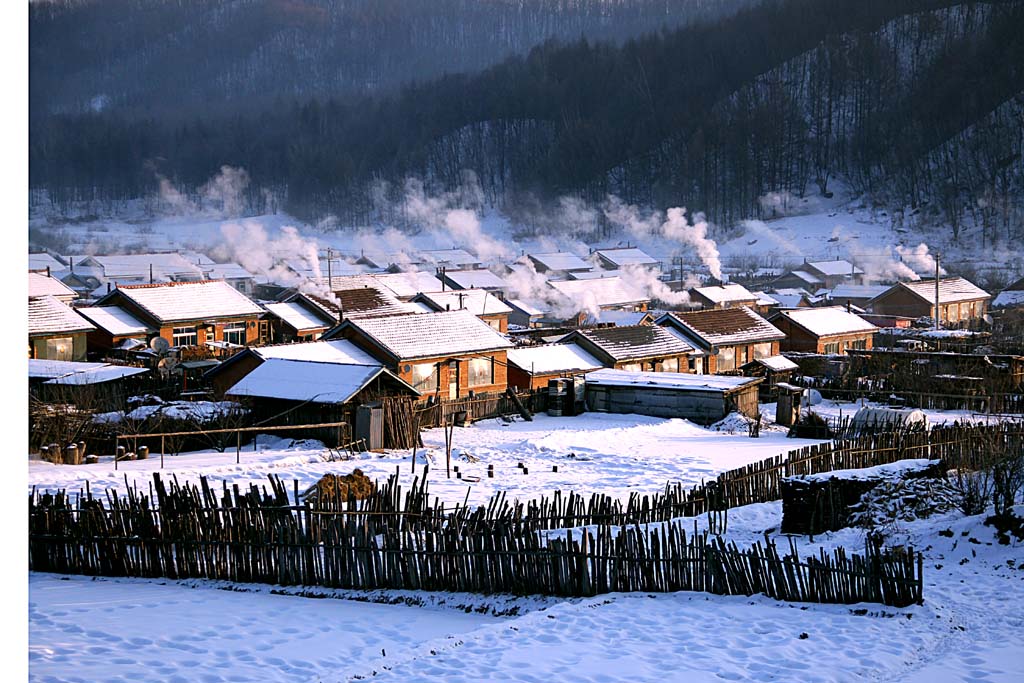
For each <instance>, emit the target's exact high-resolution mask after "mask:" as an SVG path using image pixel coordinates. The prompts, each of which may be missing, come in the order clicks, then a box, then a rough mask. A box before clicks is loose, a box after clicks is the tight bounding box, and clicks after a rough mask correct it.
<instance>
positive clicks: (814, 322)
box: [769, 306, 878, 354]
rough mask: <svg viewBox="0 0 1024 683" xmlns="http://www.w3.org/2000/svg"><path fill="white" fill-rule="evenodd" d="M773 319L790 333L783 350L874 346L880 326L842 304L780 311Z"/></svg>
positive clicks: (829, 350)
mask: <svg viewBox="0 0 1024 683" xmlns="http://www.w3.org/2000/svg"><path fill="white" fill-rule="evenodd" d="M769 321H770V322H771V323H772V325H774V326H775V327H777V328H779V329H780V330H782V331H783V332H784V333H785V334H786V338H785V339H784V340H783V341H782V344H781V346H782V350H783V351H803V352H807V353H825V354H841V353H845V352H846V350H847V349H870V348H871V345H872V339H873V337H874V334H875V331H877V329H878V328H877V327H875V326H874V325H872V324H871V323H869V322H868V321H866V320H864V319H863V318H861V317H860V316H858V315H856V314H854V313H850V312H849V311H847V310H846V309H845V308H843V307H842V306H828V307H823V308H797V309H791V310H786V311H779V312H778V313H776V314H775V316H773V317H772V318H770V319H769Z"/></svg>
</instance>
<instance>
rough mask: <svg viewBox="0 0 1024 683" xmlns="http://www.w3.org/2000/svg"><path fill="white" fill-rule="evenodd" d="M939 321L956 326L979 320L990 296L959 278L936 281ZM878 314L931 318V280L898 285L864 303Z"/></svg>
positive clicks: (932, 284) (932, 303)
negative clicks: (937, 282)
mask: <svg viewBox="0 0 1024 683" xmlns="http://www.w3.org/2000/svg"><path fill="white" fill-rule="evenodd" d="M938 295H939V322H940V323H946V324H951V325H957V324H959V323H962V322H970V321H971V320H976V319H978V318H981V317H982V316H983V315H985V313H986V312H987V311H988V304H989V300H990V299H991V298H992V296H991V295H990V294H989V293H988V292H986V291H985V290H983V289H981V288H980V287H978V286H976V285H975V284H973V283H972V282H969V281H968V280H965V279H964V278H962V277H950V278H943V279H941V280H939V292H938ZM868 310H870V311H871V312H872V313H877V314H879V315H898V316H902V317H907V318H933V319H934V317H935V280H918V281H917V282H898V283H896V284H895V285H893V286H892V287H890V288H889V289H887V290H885V291H884V292H882V293H881V294H879V295H878V296H876V297H875V298H873V299H871V300H870V301H869V302H868Z"/></svg>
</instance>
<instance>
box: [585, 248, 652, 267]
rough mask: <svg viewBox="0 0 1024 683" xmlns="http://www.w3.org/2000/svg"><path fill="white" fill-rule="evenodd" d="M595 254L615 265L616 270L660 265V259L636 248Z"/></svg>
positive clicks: (601, 251)
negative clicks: (627, 267) (623, 267)
mask: <svg viewBox="0 0 1024 683" xmlns="http://www.w3.org/2000/svg"><path fill="white" fill-rule="evenodd" d="M595 253H597V254H598V255H599V256H601V257H602V258H604V259H605V260H606V261H608V262H609V263H612V264H614V265H615V267H616V268H621V267H622V266H656V265H658V259H656V258H653V257H651V256H649V255H648V254H646V253H644V252H643V251H641V250H639V249H637V248H635V247H627V248H624V249H598V250H597V252H595Z"/></svg>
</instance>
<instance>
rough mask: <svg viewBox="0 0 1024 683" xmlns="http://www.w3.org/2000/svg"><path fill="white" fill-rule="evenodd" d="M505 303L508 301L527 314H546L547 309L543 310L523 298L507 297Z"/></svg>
mask: <svg viewBox="0 0 1024 683" xmlns="http://www.w3.org/2000/svg"><path fill="white" fill-rule="evenodd" d="M505 303H507V304H508V305H509V306H511V307H512V308H515V309H518V310H520V311H522V312H523V313H525V314H526V315H530V316H533V315H544V313H545V311H542V310H541V309H539V308H537V307H536V306H534V305H532V304H530V303H529V302H526V301H523V300H522V299H507V300H506V301H505Z"/></svg>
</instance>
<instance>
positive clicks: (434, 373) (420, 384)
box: [409, 363, 441, 394]
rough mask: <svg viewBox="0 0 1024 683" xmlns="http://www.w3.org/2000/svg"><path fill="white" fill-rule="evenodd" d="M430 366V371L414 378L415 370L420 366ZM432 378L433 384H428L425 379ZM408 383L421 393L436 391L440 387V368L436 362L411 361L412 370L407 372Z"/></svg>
mask: <svg viewBox="0 0 1024 683" xmlns="http://www.w3.org/2000/svg"><path fill="white" fill-rule="evenodd" d="M427 367H429V368H430V373H429V374H426V375H423V376H422V377H421V378H420V379H419V380H417V379H416V375H417V370H418V369H420V368H427ZM430 378H433V386H428V385H427V381H428V380H429V379H430ZM409 384H411V385H412V388H413V389H415V390H416V391H418V392H420V393H421V394H429V393H431V392H435V391H438V390H439V389H440V388H441V370H440V368H439V367H438V364H437V363H413V364H412V370H411V372H410V373H409Z"/></svg>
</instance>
